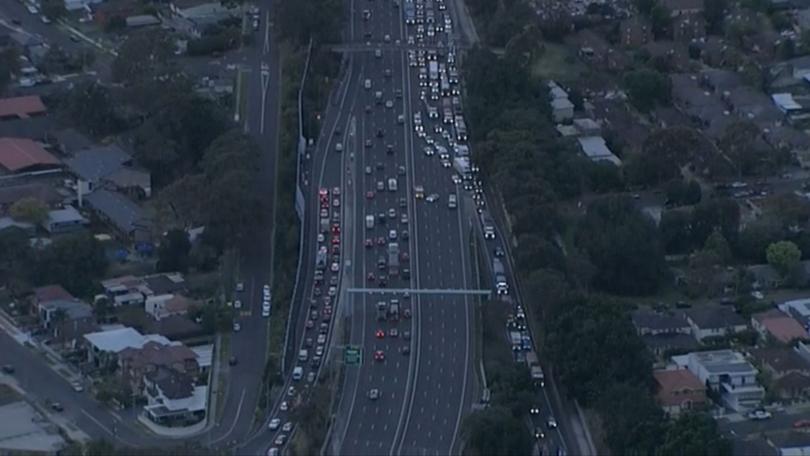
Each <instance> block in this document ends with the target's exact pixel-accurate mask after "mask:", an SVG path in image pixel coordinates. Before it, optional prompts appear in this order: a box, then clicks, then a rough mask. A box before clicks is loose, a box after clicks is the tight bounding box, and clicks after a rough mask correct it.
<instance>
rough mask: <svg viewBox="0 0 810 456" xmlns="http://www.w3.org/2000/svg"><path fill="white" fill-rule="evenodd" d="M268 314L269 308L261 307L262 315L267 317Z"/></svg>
mask: <svg viewBox="0 0 810 456" xmlns="http://www.w3.org/2000/svg"><path fill="white" fill-rule="evenodd" d="M269 316H270V309H269V308H267V309H262V317H265V318H266V317H269Z"/></svg>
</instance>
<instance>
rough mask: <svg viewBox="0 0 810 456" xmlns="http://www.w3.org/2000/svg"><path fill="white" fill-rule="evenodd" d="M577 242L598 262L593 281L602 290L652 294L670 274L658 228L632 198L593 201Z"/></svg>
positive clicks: (595, 263)
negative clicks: (643, 213) (640, 210)
mask: <svg viewBox="0 0 810 456" xmlns="http://www.w3.org/2000/svg"><path fill="white" fill-rule="evenodd" d="M576 242H577V245H578V246H579V247H581V248H582V249H583V250H584V251H585V252H586V253H587V254H588V257H589V258H590V260H591V262H592V263H593V264H594V265H595V266H596V269H597V271H596V276H595V277H594V280H593V284H594V286H596V287H597V288H599V289H601V290H604V291H609V292H611V293H617V294H623V295H642V294H649V293H653V292H655V291H657V290H658V288H659V286H660V285H661V284H662V283H663V282H664V280H666V278H667V268H666V265H665V264H664V256H663V254H664V250H663V248H662V247H661V243H660V241H659V238H658V232H657V230H656V229H655V226H654V225H653V223H652V220H650V219H649V218H647V217H645V216H644V215H642V214H641V213H640V212H638V210H637V209H636V207H635V205H634V204H633V202H632V200H631V199H629V198H625V197H606V198H603V199H600V200H597V201H595V202H593V203H591V205H589V206H588V210H587V213H586V215H585V217H584V219H582V220H581V222H580V224H579V226H578V229H577V235H576Z"/></svg>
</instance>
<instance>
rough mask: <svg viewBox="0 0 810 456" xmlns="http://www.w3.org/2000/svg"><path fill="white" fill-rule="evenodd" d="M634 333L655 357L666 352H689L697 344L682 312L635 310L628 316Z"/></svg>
mask: <svg viewBox="0 0 810 456" xmlns="http://www.w3.org/2000/svg"><path fill="white" fill-rule="evenodd" d="M630 318H631V320H632V321H633V326H635V327H636V333H637V334H638V335H639V336H641V339H642V340H644V344H645V345H647V348H648V349H649V350H650V351H651V352H652V353H654V354H655V355H656V356H661V355H663V354H664V352H666V351H667V350H673V349H681V350H691V349H694V348H697V347H698V346H699V344H698V343H697V341H695V339H694V338H693V337H692V335H691V332H692V328H691V327H690V326H689V323H687V322H686V318H685V317H684V315H683V312H657V311H653V310H636V311H634V312H633V313H632V314H631V315H630Z"/></svg>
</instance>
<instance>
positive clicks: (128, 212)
mask: <svg viewBox="0 0 810 456" xmlns="http://www.w3.org/2000/svg"><path fill="white" fill-rule="evenodd" d="M84 198H85V200H86V201H87V203H88V204H90V206H92V207H93V209H95V210H96V211H98V212H100V213H101V214H103V215H104V217H106V218H107V219H108V220H110V221H111V222H112V223H113V224H114V225H115V226H116V227H117V228H118V229H119V230H120V231H121V232H123V233H126V234H130V233H132V232H133V231H135V230H137V229H148V228H149V227H150V226H151V224H150V222H149V220H147V219H146V217H145V215H144V211H143V209H141V208H140V207H139V206H138V205H137V204H135V203H134V202H132V200H130V199H128V198H127V197H125V196H124V195H122V194H120V193H116V192H111V191H109V190H107V189H103V188H102V189H98V190H96V191H94V192H93V193H90V194H89V195H86V196H85V197H84Z"/></svg>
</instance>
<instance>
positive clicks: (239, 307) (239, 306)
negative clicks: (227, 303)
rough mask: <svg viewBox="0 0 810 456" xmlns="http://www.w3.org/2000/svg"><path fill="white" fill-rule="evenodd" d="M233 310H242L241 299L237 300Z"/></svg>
mask: <svg viewBox="0 0 810 456" xmlns="http://www.w3.org/2000/svg"><path fill="white" fill-rule="evenodd" d="M233 308H234V309H241V308H242V301H241V300H239V299H237V300H236V301H234V302H233Z"/></svg>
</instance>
